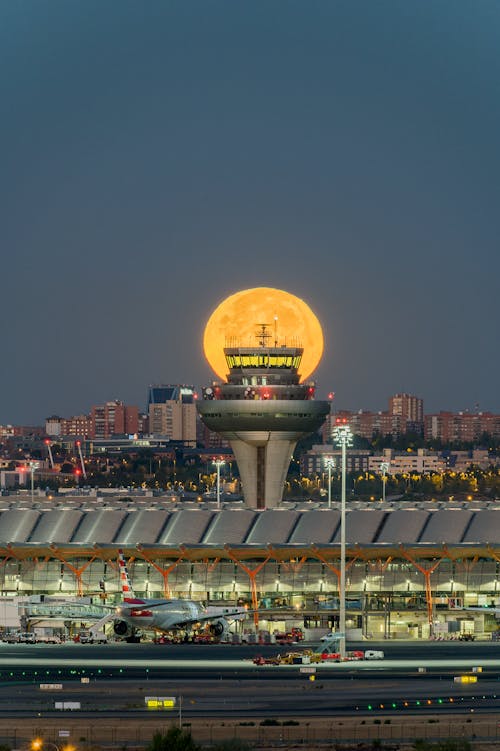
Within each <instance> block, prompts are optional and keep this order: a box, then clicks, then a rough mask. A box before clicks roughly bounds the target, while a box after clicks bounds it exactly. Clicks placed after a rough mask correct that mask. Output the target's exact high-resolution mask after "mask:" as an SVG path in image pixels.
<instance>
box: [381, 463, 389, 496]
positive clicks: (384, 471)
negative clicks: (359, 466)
mask: <svg viewBox="0 0 500 751" xmlns="http://www.w3.org/2000/svg"><path fill="white" fill-rule="evenodd" d="M380 471H381V472H382V501H383V502H384V503H385V485H386V482H387V473H388V471H389V462H381V464H380Z"/></svg>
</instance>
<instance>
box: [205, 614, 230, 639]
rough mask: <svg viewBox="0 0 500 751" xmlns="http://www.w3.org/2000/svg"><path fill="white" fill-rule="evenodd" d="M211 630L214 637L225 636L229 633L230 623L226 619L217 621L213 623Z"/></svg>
mask: <svg viewBox="0 0 500 751" xmlns="http://www.w3.org/2000/svg"><path fill="white" fill-rule="evenodd" d="M209 628H210V633H211V634H212V635H213V636H224V634H226V633H227V632H229V623H228V622H227V621H226V619H225V618H219V619H218V620H217V621H212V623H211V624H210V627H209Z"/></svg>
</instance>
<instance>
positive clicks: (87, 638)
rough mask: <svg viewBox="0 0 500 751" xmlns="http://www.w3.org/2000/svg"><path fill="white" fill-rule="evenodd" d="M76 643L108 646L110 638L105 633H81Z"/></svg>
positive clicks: (77, 636) (76, 638)
mask: <svg viewBox="0 0 500 751" xmlns="http://www.w3.org/2000/svg"><path fill="white" fill-rule="evenodd" d="M75 641H77V642H79V643H80V644H107V643H108V638H107V636H106V634H103V633H98V634H96V633H94V632H93V631H80V632H79V633H78V634H77V635H76V637H75Z"/></svg>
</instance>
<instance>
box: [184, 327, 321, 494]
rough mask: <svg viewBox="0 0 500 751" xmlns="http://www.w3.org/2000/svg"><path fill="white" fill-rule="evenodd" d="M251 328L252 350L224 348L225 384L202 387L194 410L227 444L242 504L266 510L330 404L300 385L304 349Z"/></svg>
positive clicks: (262, 329)
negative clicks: (295, 454) (236, 471)
mask: <svg viewBox="0 0 500 751" xmlns="http://www.w3.org/2000/svg"><path fill="white" fill-rule="evenodd" d="M255 328H256V330H257V333H256V335H255V338H256V343H255V345H254V346H250V347H248V346H247V347H240V346H226V347H224V355H225V359H226V364H227V369H228V371H229V373H228V375H227V381H226V382H214V383H213V384H212V385H211V386H208V387H206V388H204V389H203V400H202V401H199V402H198V405H197V408H198V411H199V414H200V417H201V419H202V420H203V422H204V423H205V425H206V426H207V427H208V428H209V429H210V430H214V431H215V432H217V433H220V434H221V435H222V436H224V438H227V439H228V440H229V442H230V445H231V448H232V450H233V453H234V455H235V458H236V461H237V463H238V469H239V473H240V478H241V482H242V486H243V495H244V498H245V502H246V505H247V506H249V507H251V508H257V509H264V508H273V507H275V506H277V505H278V504H279V503H280V501H281V499H282V495H283V488H284V483H285V479H286V476H287V472H288V467H289V465H290V460H291V458H292V454H293V450H294V448H295V445H296V443H297V441H298V439H299V438H302V437H303V436H306V435H309V434H310V433H313V432H314V431H316V430H318V428H319V427H320V426H321V425H322V424H323V422H324V420H325V418H326V416H327V414H328V413H329V411H330V404H329V403H328V402H326V401H315V399H314V393H315V384H314V382H308V383H300V382H299V381H300V375H299V372H300V364H301V360H302V355H303V349H302V348H301V347H300V346H287V345H286V344H279V343H278V340H277V337H276V336H274V337H273V335H272V334H271V333H270V326H268V325H267V324H259V325H256V326H255ZM270 339H272V340H273V342H272V344H273V345H274V346H270V342H269V340H270ZM227 343H228V344H229V345H231V344H235V343H234V342H231V341H229V342H227Z"/></svg>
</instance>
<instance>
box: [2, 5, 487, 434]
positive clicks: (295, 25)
mask: <svg viewBox="0 0 500 751" xmlns="http://www.w3.org/2000/svg"><path fill="white" fill-rule="evenodd" d="M499 28H500V5H499V4H498V3H497V2H493V1H492V2H488V0H481V2H462V1H461V0H453V1H452V0H450V1H449V2H439V1H436V0H429V2H425V0H424V1H420V0H419V1H418V2H417V0H413V1H412V2H399V0H394V1H393V2H386V1H384V0H379V1H378V2H376V3H374V2H372V1H371V0H366V2H364V1H362V0H359V1H358V2H356V1H355V0H347V1H346V2H335V1H334V0H332V1H331V2H326V1H325V2H315V1H314V0H309V1H308V2H305V1H304V2H293V0H290V1H289V2H284V0H282V1H281V2H273V0H266V2H264V1H263V2H254V1H252V2H250V1H248V2H238V3H235V2H232V1H230V0H227V2H217V1H216V0H213V1H212V2H206V0H204V1H203V2H201V1H200V2H189V0H182V1H179V2H175V0H170V1H169V2H164V0H162V1H161V2H155V1H154V0H151V1H150V2H148V3H138V2H127V0H120V2H118V0H110V2H107V3H102V2H92V0H86V2H85V3H76V2H75V3H69V2H67V1H66V0H60V1H59V2H58V1H57V0H51V1H50V2H46V1H44V0H24V1H23V2H18V3H2V4H1V5H0V62H1V64H0V115H1V117H0V135H1V153H2V168H1V170H0V201H1V204H0V205H1V207H2V210H1V216H2V220H1V223H0V242H1V247H2V254H1V257H2V262H1V271H2V281H3V284H2V302H3V305H2V311H3V337H2V368H1V370H0V423H7V422H13V423H30V424H31V423H40V422H41V421H43V419H44V417H45V416H47V415H49V414H53V413H57V414H61V415H71V414H75V413H79V412H83V411H87V410H88V409H89V408H90V406H91V405H92V404H95V403H101V402H103V401H105V400H108V399H114V398H120V399H123V400H124V401H126V402H127V403H132V404H138V405H139V406H141V407H142V406H144V402H145V399H146V389H147V385H148V384H149V383H152V382H167V383H177V382H185V383H193V384H195V385H197V386H199V385H201V384H202V383H206V382H207V381H209V380H210V379H211V378H212V374H211V371H210V369H209V368H208V365H207V364H206V363H205V361H204V358H203V355H202V351H201V339H202V333H203V327H204V323H205V321H206V319H207V318H208V316H209V315H210V313H211V311H212V310H213V308H214V307H215V306H216V305H217V303H218V302H219V301H220V300H221V299H223V298H224V297H225V296H226V295H228V294H230V293H232V292H235V291H237V290H239V289H244V288H246V287H253V286H274V287H279V288H282V289H285V290H288V291H290V292H292V293H293V294H296V295H298V296H299V297H302V298H303V299H304V300H306V301H307V302H308V303H309V304H310V305H311V307H312V308H313V310H314V311H315V312H316V314H317V315H318V317H319V318H320V320H321V322H322V324H323V327H324V332H325V338H326V350H325V355H324V358H323V361H322V363H321V365H320V367H319V368H318V371H317V373H316V379H317V381H318V392H319V394H320V395H324V394H326V393H327V392H329V391H331V390H333V391H335V393H336V402H337V405H338V407H339V408H352V409H359V408H365V409H384V408H385V407H386V404H387V397H388V396H389V395H390V394H392V393H395V392H398V391H409V392H411V393H415V394H417V395H419V396H421V397H422V398H423V399H424V404H425V410H426V411H427V412H430V411H434V410H437V409H452V410H459V409H472V408H474V407H475V405H476V404H479V406H480V408H481V409H483V410H492V411H500V398H499V392H498V386H497V383H498V376H497V373H498V370H499V365H500V362H499V360H500V355H499V351H498V346H497V341H498V336H497V329H498V303H497V295H498V277H499V271H500V268H499V267H500V254H499V252H498V238H499V236H500V214H499V211H498V206H499V195H500V190H499V174H500V143H499V138H500V136H499V133H500V57H499V55H498V29H499Z"/></svg>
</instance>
